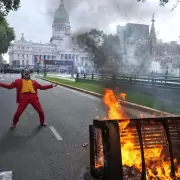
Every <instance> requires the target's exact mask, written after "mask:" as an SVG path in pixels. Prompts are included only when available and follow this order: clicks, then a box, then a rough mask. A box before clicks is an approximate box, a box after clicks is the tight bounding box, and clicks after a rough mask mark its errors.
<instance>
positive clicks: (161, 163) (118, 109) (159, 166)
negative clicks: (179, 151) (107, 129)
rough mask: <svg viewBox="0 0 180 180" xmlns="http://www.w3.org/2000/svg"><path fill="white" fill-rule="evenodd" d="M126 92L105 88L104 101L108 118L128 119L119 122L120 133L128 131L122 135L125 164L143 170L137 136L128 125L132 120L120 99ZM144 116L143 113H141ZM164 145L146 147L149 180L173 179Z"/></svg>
mask: <svg viewBox="0 0 180 180" xmlns="http://www.w3.org/2000/svg"><path fill="white" fill-rule="evenodd" d="M125 97H126V94H124V93H121V94H120V95H118V96H117V95H115V93H114V92H113V91H112V90H110V89H105V94H104V97H103V102H104V104H105V105H106V107H107V109H108V117H107V118H106V119H112V120H116V119H127V120H124V121H121V122H120V123H119V126H120V134H122V133H123V132H125V133H126V136H121V151H122V161H123V165H127V166H129V167H136V168H137V169H139V170H140V171H141V153H140V150H139V149H136V148H135V137H134V135H133V133H132V131H131V130H130V129H128V128H126V127H127V125H128V124H129V122H130V120H129V119H128V118H127V117H126V115H125V112H124V111H123V108H122V106H121V105H120V102H119V99H122V100H125ZM141 116H142V115H141ZM162 150H163V147H161V146H157V147H153V148H152V149H145V150H144V156H145V160H146V172H147V179H148V180H153V179H154V180H155V179H157V178H159V179H161V180H172V178H171V177H170V171H171V169H170V161H169V160H166V161H165V160H163V158H162ZM176 176H177V177H180V168H178V170H177V172H176Z"/></svg>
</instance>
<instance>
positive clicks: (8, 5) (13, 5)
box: [0, 0, 20, 16]
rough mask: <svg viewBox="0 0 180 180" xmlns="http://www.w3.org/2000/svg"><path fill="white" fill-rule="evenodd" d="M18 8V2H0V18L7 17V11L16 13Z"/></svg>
mask: <svg viewBox="0 0 180 180" xmlns="http://www.w3.org/2000/svg"><path fill="white" fill-rule="evenodd" d="M19 6H20V0H0V16H7V14H8V13H9V11H16V10H17V9H18V8H19Z"/></svg>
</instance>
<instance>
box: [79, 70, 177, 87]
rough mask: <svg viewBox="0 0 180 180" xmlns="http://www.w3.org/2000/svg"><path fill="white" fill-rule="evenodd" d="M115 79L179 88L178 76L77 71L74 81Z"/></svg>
mask: <svg viewBox="0 0 180 180" xmlns="http://www.w3.org/2000/svg"><path fill="white" fill-rule="evenodd" d="M112 80H113V81H115V82H117V83H118V82H119V83H121V84H122V83H124V84H131V85H141V86H142V85H144V86H156V87H167V88H168V87H169V88H180V78H179V77H172V76H171V77H170V76H166V77H165V76H155V77H152V78H149V77H142V76H141V77H140V76H126V75H110V74H109V75H108V74H80V73H77V76H76V81H77V82H78V81H87V82H89V81H91V82H94V83H96V82H97V83H104V82H107V81H112Z"/></svg>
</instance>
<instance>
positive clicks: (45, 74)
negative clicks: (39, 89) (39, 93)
mask: <svg viewBox="0 0 180 180" xmlns="http://www.w3.org/2000/svg"><path fill="white" fill-rule="evenodd" d="M46 76H47V72H46V60H44V77H46Z"/></svg>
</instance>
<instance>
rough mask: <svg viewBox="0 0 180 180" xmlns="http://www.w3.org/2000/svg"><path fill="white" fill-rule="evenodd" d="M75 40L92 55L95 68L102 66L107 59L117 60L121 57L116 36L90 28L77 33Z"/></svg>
mask: <svg viewBox="0 0 180 180" xmlns="http://www.w3.org/2000/svg"><path fill="white" fill-rule="evenodd" d="M76 42H77V44H78V45H79V47H80V48H85V49H86V50H87V51H88V52H89V53H90V54H91V55H92V57H93V59H94V63H95V65H96V66H97V68H100V67H102V66H103V65H104V64H105V63H106V62H107V61H108V60H111V59H115V60H117V59H119V58H120V57H121V54H120V40H119V38H118V36H115V35H111V34H110V35H107V34H104V33H103V31H99V30H97V29H91V30H90V31H89V32H84V33H82V34H79V35H77V36H76Z"/></svg>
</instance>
